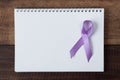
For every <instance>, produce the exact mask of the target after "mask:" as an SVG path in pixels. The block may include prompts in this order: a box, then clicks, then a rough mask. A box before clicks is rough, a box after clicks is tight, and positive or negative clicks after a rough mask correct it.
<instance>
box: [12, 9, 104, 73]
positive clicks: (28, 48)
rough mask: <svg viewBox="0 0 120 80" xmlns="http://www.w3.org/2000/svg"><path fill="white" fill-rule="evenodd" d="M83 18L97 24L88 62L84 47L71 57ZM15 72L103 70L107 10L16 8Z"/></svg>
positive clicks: (79, 34) (79, 35)
mask: <svg viewBox="0 0 120 80" xmlns="http://www.w3.org/2000/svg"><path fill="white" fill-rule="evenodd" d="M84 20H91V21H93V23H94V28H95V30H94V33H93V34H92V36H91V37H90V39H91V43H92V44H91V45H92V52H93V55H92V57H91V59H90V61H89V62H88V61H87V58H86V53H85V49H84V47H83V46H82V47H81V48H80V49H79V50H78V51H77V53H76V55H75V56H74V57H73V58H71V57H70V49H71V48H72V47H73V46H74V44H75V43H76V42H77V41H78V39H79V38H80V37H81V29H82V25H83V21H84ZM14 21H15V71H16V72H103V71H104V9H103V8H77V9H76V8H70V9H68V8H66V9H54V8H52V9H17V8H16V9H15V10H14Z"/></svg>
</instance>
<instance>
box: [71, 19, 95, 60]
mask: <svg viewBox="0 0 120 80" xmlns="http://www.w3.org/2000/svg"><path fill="white" fill-rule="evenodd" d="M92 33H93V22H92V21H90V20H85V21H84V22H83V27H82V31H81V34H82V37H81V38H80V39H79V40H78V41H77V43H76V44H75V45H74V46H73V48H72V49H71V50H70V55H71V58H72V57H73V56H74V55H75V54H76V52H77V51H78V50H79V48H80V47H81V46H82V45H83V44H84V48H85V52H86V56H87V60H88V62H89V60H90V58H91V56H92V49H91V46H90V41H89V37H90V36H91V34H92Z"/></svg>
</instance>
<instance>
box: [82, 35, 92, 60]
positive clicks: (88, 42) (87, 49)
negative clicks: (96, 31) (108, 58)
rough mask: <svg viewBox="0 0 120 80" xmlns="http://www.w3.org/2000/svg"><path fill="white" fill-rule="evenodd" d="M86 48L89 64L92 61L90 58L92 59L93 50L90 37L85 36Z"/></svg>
mask: <svg viewBox="0 0 120 80" xmlns="http://www.w3.org/2000/svg"><path fill="white" fill-rule="evenodd" d="M83 41H84V47H85V52H86V56H87V60H88V62H89V61H90V58H91V57H92V49H91V46H90V41H89V38H88V36H86V37H85V36H84V40H83Z"/></svg>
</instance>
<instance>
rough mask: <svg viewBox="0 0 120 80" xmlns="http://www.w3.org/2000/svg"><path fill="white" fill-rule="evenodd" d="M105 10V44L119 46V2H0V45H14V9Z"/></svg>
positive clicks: (50, 0)
mask: <svg viewBox="0 0 120 80" xmlns="http://www.w3.org/2000/svg"><path fill="white" fill-rule="evenodd" d="M16 7H21V8H24V7H25V8H71V7H72V8H81V7H94V8H95V7H103V8H105V44H120V34H119V32H120V17H119V16H120V0H0V44H9V45H13V44H14V8H16Z"/></svg>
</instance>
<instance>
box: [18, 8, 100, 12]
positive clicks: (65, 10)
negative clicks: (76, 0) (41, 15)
mask: <svg viewBox="0 0 120 80" xmlns="http://www.w3.org/2000/svg"><path fill="white" fill-rule="evenodd" d="M16 11H17V12H102V9H91V8H90V9H16Z"/></svg>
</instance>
